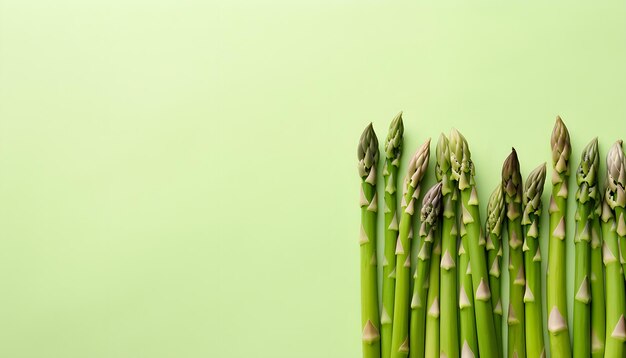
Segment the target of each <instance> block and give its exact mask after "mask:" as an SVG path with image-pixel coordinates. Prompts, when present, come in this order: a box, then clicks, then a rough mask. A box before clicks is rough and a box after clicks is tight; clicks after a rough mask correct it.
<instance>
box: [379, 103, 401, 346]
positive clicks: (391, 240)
mask: <svg viewBox="0 0 626 358" xmlns="http://www.w3.org/2000/svg"><path fill="white" fill-rule="evenodd" d="M403 133H404V125H403V124H402V112H400V113H398V115H397V116H396V117H395V118H394V119H393V120H392V121H391V125H390V126H389V134H388V135H387V141H386V143H385V154H386V159H385V166H384V170H383V178H384V179H385V254H384V258H383V305H382V313H381V317H380V323H381V346H382V354H381V356H382V358H389V356H390V355H391V332H392V325H391V322H392V321H391V317H393V303H394V302H393V301H394V298H393V297H394V291H395V286H396V281H395V278H394V277H393V276H392V275H391V273H392V272H393V270H394V269H395V267H396V254H395V248H396V247H395V246H396V240H397V239H398V217H397V214H396V208H397V206H398V202H397V199H396V184H397V178H398V167H399V166H400V156H401V155H402V135H403Z"/></svg>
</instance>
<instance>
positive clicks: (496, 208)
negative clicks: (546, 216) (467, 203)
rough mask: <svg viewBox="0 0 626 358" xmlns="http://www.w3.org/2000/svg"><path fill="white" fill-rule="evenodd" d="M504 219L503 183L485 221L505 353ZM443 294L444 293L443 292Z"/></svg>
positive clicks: (498, 331)
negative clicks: (502, 291) (502, 275)
mask: <svg viewBox="0 0 626 358" xmlns="http://www.w3.org/2000/svg"><path fill="white" fill-rule="evenodd" d="M503 220H504V197H503V196H502V185H501V184H498V186H497V187H496V189H495V190H494V191H493V192H492V193H491V196H489V204H488V206H487V220H486V222H485V239H486V240H487V243H486V245H485V247H486V248H487V267H488V268H489V287H491V303H493V322H494V325H495V329H496V342H497V344H498V352H500V354H503V353H502V351H503V343H502V299H501V293H500V287H501V282H500V273H501V271H502V222H503ZM442 295H443V293H442Z"/></svg>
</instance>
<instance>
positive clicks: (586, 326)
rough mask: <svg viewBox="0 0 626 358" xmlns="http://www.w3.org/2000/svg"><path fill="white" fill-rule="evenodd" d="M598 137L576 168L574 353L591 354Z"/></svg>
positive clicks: (577, 355) (588, 146)
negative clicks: (592, 241)
mask: <svg viewBox="0 0 626 358" xmlns="http://www.w3.org/2000/svg"><path fill="white" fill-rule="evenodd" d="M598 163H599V159H598V139H597V138H596V139H594V140H592V141H591V143H589V144H588V145H587V147H585V149H584V150H583V153H582V155H581V158H580V165H579V166H578V170H577V171H576V182H577V184H578V191H576V202H577V205H578V208H577V210H576V236H575V238H574V243H575V245H576V269H575V270H576V274H575V275H576V276H575V281H574V290H575V291H576V295H575V298H574V340H573V346H574V349H573V353H574V357H577V358H583V357H584V358H587V357H589V356H590V355H591V288H590V276H591V248H590V242H591V219H592V218H593V209H594V204H595V201H596V197H597V192H598V188H597V177H596V175H597V173H598Z"/></svg>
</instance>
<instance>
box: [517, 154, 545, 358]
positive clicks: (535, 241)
mask: <svg viewBox="0 0 626 358" xmlns="http://www.w3.org/2000/svg"><path fill="white" fill-rule="evenodd" d="M545 181H546V164H545V163H544V164H542V165H540V166H538V167H537V168H535V170H533V171H532V172H531V173H530V174H529V175H528V179H526V184H525V185H524V198H523V199H524V200H523V203H524V214H523V216H522V225H523V227H524V233H525V238H524V246H523V250H524V266H525V269H526V291H525V292H524V310H525V314H526V356H527V357H530V358H539V357H545V347H544V342H543V313H542V309H541V302H542V300H541V297H542V294H541V287H542V286H541V253H540V250H539V232H540V231H539V220H540V218H541V209H542V203H541V195H542V194H543V185H544V183H545Z"/></svg>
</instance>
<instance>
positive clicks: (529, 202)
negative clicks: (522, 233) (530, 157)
mask: <svg viewBox="0 0 626 358" xmlns="http://www.w3.org/2000/svg"><path fill="white" fill-rule="evenodd" d="M545 181H546V163H543V164H540V165H539V166H538V167H537V168H535V169H533V171H532V172H530V174H528V179H526V184H524V201H523V202H524V216H523V218H522V224H530V219H529V217H528V215H529V214H531V213H532V214H536V215H538V214H539V212H540V210H541V195H542V194H543V186H544V184H545Z"/></svg>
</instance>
